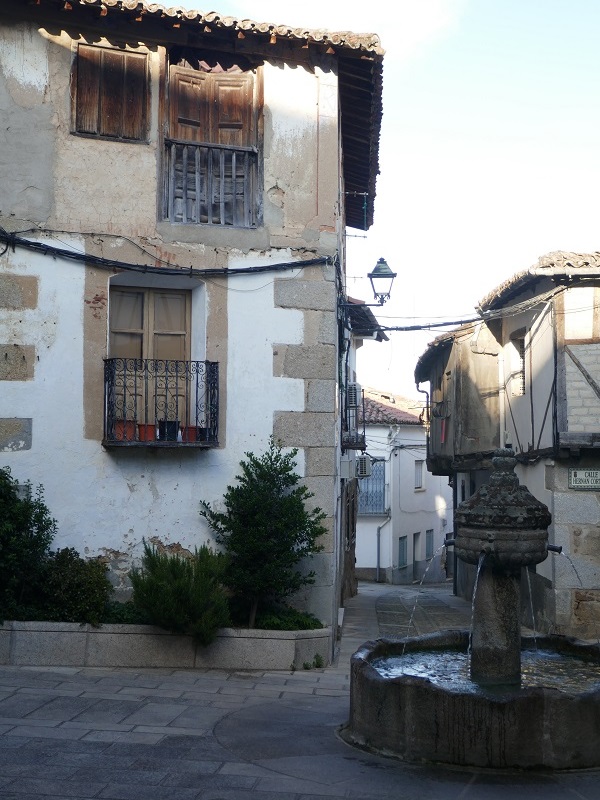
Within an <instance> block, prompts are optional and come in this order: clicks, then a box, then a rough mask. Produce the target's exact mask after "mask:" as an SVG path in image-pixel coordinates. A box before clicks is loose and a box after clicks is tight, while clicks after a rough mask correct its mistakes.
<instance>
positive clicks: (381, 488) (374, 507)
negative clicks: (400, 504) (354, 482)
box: [358, 461, 386, 514]
mask: <svg viewBox="0 0 600 800" xmlns="http://www.w3.org/2000/svg"><path fill="white" fill-rule="evenodd" d="M385 511H386V508H385V461H372V462H371V475H370V476H369V477H368V478H361V480H360V481H359V495H358V513H359V514H385Z"/></svg>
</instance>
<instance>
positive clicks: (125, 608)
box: [102, 600, 152, 625]
mask: <svg viewBox="0 0 600 800" xmlns="http://www.w3.org/2000/svg"><path fill="white" fill-rule="evenodd" d="M102 622H103V623H105V624H108V625H151V624H152V620H151V619H150V617H149V616H148V614H146V613H144V611H142V610H141V609H139V608H137V607H136V606H135V605H134V604H133V601H131V600H128V601H127V602H126V603H119V602H118V601H116V600H112V601H111V602H109V603H107V604H106V607H105V609H104V613H103V615H102Z"/></svg>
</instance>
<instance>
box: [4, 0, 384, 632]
mask: <svg viewBox="0 0 600 800" xmlns="http://www.w3.org/2000/svg"><path fill="white" fill-rule="evenodd" d="M332 38H334V39H335V42H336V44H335V47H334V46H333V45H332ZM381 62H382V50H381V48H380V46H379V42H378V39H377V37H375V36H367V37H362V36H360V35H359V36H355V35H350V34H348V35H338V34H335V35H328V34H326V33H325V32H323V31H320V32H318V33H317V32H304V33H302V34H299V33H298V31H297V29H291V28H286V27H285V26H279V27H278V29H277V31H276V32H275V31H274V29H273V26H268V25H266V26H265V25H262V26H261V25H260V24H259V23H253V22H252V21H250V20H245V21H244V22H243V23H241V22H240V23H238V22H237V21H236V20H233V19H232V18H227V17H220V16H219V15H218V14H216V13H214V12H212V13H211V14H208V15H206V14H202V13H200V12H183V11H182V10H181V9H165V8H163V7H161V6H158V5H156V4H152V5H144V4H142V3H138V4H131V3H126V2H120V0H118V2H115V3H112V4H109V5H107V6H106V7H104V6H103V13H102V14H98V6H97V4H96V3H95V2H93V0H82V2H80V3H72V4H65V3H64V2H55V1H54V0H50V2H44V3H43V4H40V5H29V4H23V3H21V2H17V0H8V2H4V3H3V4H2V8H1V9H0V96H1V97H2V107H3V115H4V118H5V120H6V126H5V129H6V131H7V134H6V135H5V137H4V141H3V162H4V171H3V199H2V208H1V213H0V226H1V228H0V239H1V242H2V253H1V256H0V352H1V359H0V382H1V383H0V385H1V392H0V465H1V466H3V467H4V466H8V467H9V468H10V469H11V471H12V474H13V476H14V477H15V478H16V479H17V480H18V481H19V482H24V481H26V480H31V481H32V482H33V483H34V484H42V485H43V486H44V490H45V499H46V503H47V505H48V506H49V508H50V510H51V513H52V514H53V516H55V517H56V519H57V522H58V538H57V541H56V542H55V546H57V547H65V546H73V547H75V548H76V549H77V550H78V551H79V552H80V553H81V554H82V555H85V556H88V557H97V556H100V557H102V558H103V559H105V560H106V562H107V564H108V565H109V568H110V574H111V577H112V580H113V583H114V584H115V587H116V588H117V589H119V590H125V589H126V587H127V573H128V571H129V569H130V567H131V565H132V564H133V563H135V561H136V559H137V558H138V557H139V555H140V554H141V552H142V543H143V541H144V540H145V541H147V542H150V543H154V544H156V545H157V546H160V547H164V548H166V549H168V550H172V551H174V552H181V551H193V549H194V547H196V546H198V545H200V544H202V543H204V542H209V543H210V542H212V534H211V531H210V530H209V529H208V528H207V527H206V525H205V524H204V522H203V520H202V519H201V518H200V517H199V513H198V509H199V501H200V500H206V501H208V502H210V503H211V504H214V505H217V506H218V504H219V502H220V499H221V498H222V496H223V494H224V492H225V491H226V488H227V486H228V484H230V483H231V482H232V481H233V480H234V478H235V475H236V474H237V473H238V472H239V463H240V461H241V460H242V459H243V458H244V454H245V453H247V452H254V453H256V454H258V453H260V452H262V451H264V449H266V447H267V445H268V441H269V437H270V436H274V438H275V439H276V440H277V441H278V442H280V443H281V444H282V445H283V446H285V447H296V448H298V450H299V453H298V469H299V471H300V473H301V475H302V476H303V478H304V481H305V483H306V484H307V486H308V487H309V489H310V490H311V491H313V492H314V495H315V497H314V504H315V505H318V506H320V507H321V508H322V509H323V510H324V511H325V513H326V515H327V519H326V522H325V524H326V527H327V531H328V532H327V535H326V536H325V537H324V541H323V542H322V544H323V545H324V549H323V552H322V553H320V554H319V555H318V556H316V557H315V558H314V559H313V560H312V562H311V564H310V568H311V569H313V570H314V571H315V573H316V577H315V583H314V585H313V586H311V587H308V588H307V590H306V591H305V592H304V593H303V594H302V595H301V596H298V597H297V598H295V602H296V604H297V605H298V606H299V607H302V608H304V609H305V610H307V611H311V612H312V613H314V614H316V615H317V616H318V617H319V618H320V619H321V620H322V621H323V622H324V623H326V624H328V625H333V626H335V624H336V620H337V618H338V607H339V605H340V603H341V602H342V598H341V593H340V585H341V576H340V570H341V568H342V566H343V556H342V546H341V544H340V537H341V532H340V506H341V491H342V487H341V479H340V476H339V461H340V453H341V444H340V439H341V415H340V412H339V407H340V399H339V398H340V391H341V383H343V378H342V380H340V375H342V376H343V368H340V345H339V342H340V333H339V328H340V319H339V308H338V305H339V297H340V296H344V294H345V285H344V282H345V277H344V275H345V271H344V259H345V228H346V226H347V225H350V226H356V227H368V226H369V225H370V224H371V222H372V217H373V198H374V186H375V183H374V182H375V175H376V173H377V169H376V163H377V149H378V137H379V126H380V118H381ZM359 74H362V77H363V78H364V84H363V85H364V86H365V87H366V92H365V93H362V90H361V93H362V94H361V96H362V97H363V101H364V103H365V104H364V105H363V106H362V107H361V108H362V110H361V113H360V121H357V120H356V118H355V116H354V110H355V108H356V103H357V102H358V103H359V105H360V102H361V101H359V99H358V98H357V97H356V96H355V95H354V89H353V87H354V86H355V85H356V80H357V79H358V76H359ZM355 127H356V128H357V129H359V132H358V133H357V135H354V133H353V130H354V128H355ZM34 153H35V154H36V155H35V157H32V154H34ZM361 165H362V166H361ZM365 196H367V197H368V201H367V204H366V212H365V203H364V197H365ZM342 367H343V365H342Z"/></svg>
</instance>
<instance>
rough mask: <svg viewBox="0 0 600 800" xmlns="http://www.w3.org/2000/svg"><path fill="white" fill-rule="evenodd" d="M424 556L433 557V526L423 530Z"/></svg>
mask: <svg viewBox="0 0 600 800" xmlns="http://www.w3.org/2000/svg"><path fill="white" fill-rule="evenodd" d="M425 558H426V559H428V560H429V559H430V558H433V528H430V529H429V530H427V531H425Z"/></svg>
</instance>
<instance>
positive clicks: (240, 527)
mask: <svg viewBox="0 0 600 800" xmlns="http://www.w3.org/2000/svg"><path fill="white" fill-rule="evenodd" d="M297 453H298V451H297V450H292V451H291V452H289V453H286V454H284V453H283V452H282V449H281V447H280V446H279V445H278V444H276V443H275V441H274V440H273V437H271V438H270V440H269V449H268V450H267V452H266V453H264V455H262V456H255V455H254V454H253V453H246V457H247V459H248V460H247V461H241V462H240V466H241V468H242V474H241V475H238V476H237V481H238V484H237V486H228V487H227V491H226V493H225V495H224V498H223V500H224V505H225V511H224V512H219V511H215V510H214V509H212V508H211V507H210V505H209V504H208V503H206V502H202V503H201V511H200V514H201V515H202V516H203V517H204V518H205V519H206V520H207V522H208V523H209V525H210V526H211V528H212V529H213V530H214V531H215V533H216V539H217V542H218V543H219V544H221V545H223V547H224V548H225V551H226V553H227V555H228V556H229V558H228V562H227V568H226V574H225V581H226V583H227V585H228V586H229V588H230V589H231V591H232V592H233V593H234V595H236V596H237V597H238V598H239V599H240V600H241V601H243V602H244V603H246V604H247V606H248V612H249V626H250V627H251V628H253V627H254V624H255V620H256V612H257V610H258V608H259V606H261V605H262V604H264V603H266V602H269V601H271V602H274V601H278V600H282V599H283V598H284V597H287V596H289V595H291V594H293V593H294V592H296V591H298V589H300V588H301V587H302V586H304V585H306V584H311V583H314V572H312V571H311V572H308V573H306V572H302V571H301V570H300V569H299V562H300V561H301V560H302V559H303V558H305V557H307V556H312V555H313V554H314V553H318V552H320V551H321V550H322V549H323V547H322V546H321V545H318V544H317V539H318V538H319V536H321V535H322V534H323V533H325V528H324V527H323V526H322V525H321V522H322V520H323V519H324V518H325V514H324V513H323V512H322V511H321V509H320V508H314V509H313V510H312V511H308V510H307V509H306V507H305V502H306V501H307V500H309V499H310V498H311V497H312V496H313V495H312V493H311V492H309V490H308V489H307V488H306V486H303V485H301V484H300V478H299V476H298V474H297V473H296V472H295V467H296V461H295V457H296V455H297Z"/></svg>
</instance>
